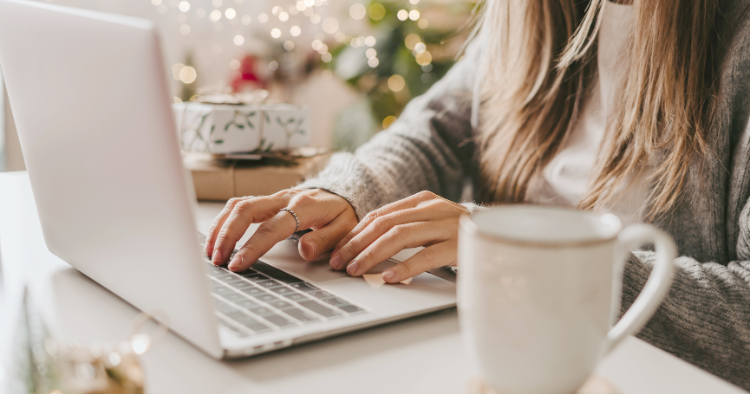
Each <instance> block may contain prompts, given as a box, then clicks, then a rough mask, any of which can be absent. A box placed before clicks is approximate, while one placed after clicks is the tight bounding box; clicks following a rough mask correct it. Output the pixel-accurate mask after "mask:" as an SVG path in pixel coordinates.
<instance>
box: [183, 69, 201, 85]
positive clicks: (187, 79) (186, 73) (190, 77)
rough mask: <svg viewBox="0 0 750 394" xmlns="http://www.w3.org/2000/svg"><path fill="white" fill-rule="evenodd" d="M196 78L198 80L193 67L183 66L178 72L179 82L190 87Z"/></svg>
mask: <svg viewBox="0 0 750 394" xmlns="http://www.w3.org/2000/svg"><path fill="white" fill-rule="evenodd" d="M196 78H198V73H197V72H196V71H195V69H194V68H193V67H190V66H185V67H183V68H182V69H181V70H180V81H182V83H184V84H186V85H190V84H191V83H193V82H195V80H196Z"/></svg>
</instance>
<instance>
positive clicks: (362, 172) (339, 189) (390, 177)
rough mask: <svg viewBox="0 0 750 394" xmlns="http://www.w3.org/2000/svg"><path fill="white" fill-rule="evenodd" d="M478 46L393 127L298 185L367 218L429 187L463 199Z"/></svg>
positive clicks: (415, 101) (469, 159)
mask: <svg viewBox="0 0 750 394" xmlns="http://www.w3.org/2000/svg"><path fill="white" fill-rule="evenodd" d="M478 52H479V51H478V49H477V48H476V45H473V46H470V47H469V48H468V49H467V52H466V54H465V56H464V57H463V58H462V59H461V60H459V61H458V62H457V63H456V64H455V65H454V66H453V67H452V68H451V70H450V71H449V72H448V74H446V76H445V77H443V78H442V79H441V80H440V81H438V82H437V83H436V84H435V85H433V86H432V88H430V90H428V91H427V93H425V94H424V95H422V96H420V97H417V98H415V99H413V100H411V102H410V103H409V104H408V105H407V106H406V108H405V109H404V111H403V113H402V114H401V116H400V117H399V119H398V120H396V121H395V122H394V123H393V125H391V127H389V128H388V129H387V130H385V131H382V132H380V133H378V134H377V135H376V136H375V137H373V138H372V139H371V140H370V141H369V142H368V143H366V144H365V145H363V146H362V147H360V148H359V149H357V151H356V152H355V153H354V154H351V153H337V154H335V155H333V156H332V157H331V160H330V162H329V163H328V165H327V166H326V168H325V169H324V170H323V171H322V172H321V173H320V174H318V175H317V176H316V177H314V178H312V179H309V180H307V181H305V182H303V183H302V184H300V185H298V186H296V188H307V189H323V190H327V191H329V192H332V193H335V194H338V195H340V196H342V197H344V198H346V199H347V200H348V201H349V203H351V205H352V206H353V207H354V210H355V212H356V214H357V217H358V218H359V219H361V218H362V217H364V215H366V214H367V213H368V212H370V211H372V210H374V209H376V208H378V207H380V206H383V205H385V204H388V203H391V202H393V201H397V200H400V199H402V198H405V197H408V196H410V195H412V194H415V193H417V192H419V191H422V190H429V191H432V192H434V193H435V194H439V195H441V196H443V197H445V198H448V199H450V200H453V201H457V200H458V199H459V198H460V197H461V192H462V185H463V179H464V176H465V174H468V171H470V168H471V165H472V155H473V152H474V146H473V140H472V127H471V122H470V119H471V104H472V91H473V89H472V88H473V84H474V76H475V71H476V64H477V63H478V57H479V56H480V55H479V53H478Z"/></svg>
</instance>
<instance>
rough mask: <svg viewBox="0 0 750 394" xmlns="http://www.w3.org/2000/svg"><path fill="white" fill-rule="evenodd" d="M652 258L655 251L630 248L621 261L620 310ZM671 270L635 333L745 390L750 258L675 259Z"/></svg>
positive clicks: (749, 358)
mask: <svg viewBox="0 0 750 394" xmlns="http://www.w3.org/2000/svg"><path fill="white" fill-rule="evenodd" d="M655 260H656V253H655V252H635V253H634V255H633V256H631V258H630V260H629V261H628V262H627V263H626V265H625V270H624V280H623V289H622V309H621V313H624V312H625V311H626V310H627V309H628V308H629V307H630V305H632V304H633V301H634V300H635V298H636V297H637V296H638V294H640V291H641V289H642V288H643V286H644V285H645V283H646V280H647V279H648V276H649V274H650V273H651V269H652V267H653V264H654V262H655ZM675 268H676V273H675V277H674V282H673V284H672V287H671V289H670V291H669V294H668V295H667V297H666V299H665V300H664V302H663V303H662V305H661V306H660V307H659V309H658V310H657V312H656V313H655V314H654V316H653V317H652V318H651V320H650V321H649V323H648V324H647V325H646V327H645V328H644V329H643V330H642V331H641V332H640V333H639V334H638V337H640V338H641V339H644V340H645V341H647V342H649V343H651V344H653V345H655V346H657V347H660V348H662V349H664V350H666V351H668V352H670V353H672V354H674V355H676V356H678V357H680V358H682V359H684V360H686V361H688V362H690V363H692V364H694V365H697V366H698V367H700V368H703V369H705V370H707V371H709V372H711V373H713V374H714V375H717V376H719V377H721V378H723V379H725V380H727V381H729V382H731V383H733V384H736V385H738V386H741V387H743V388H744V389H746V390H748V389H750V367H749V366H750V261H734V262H730V263H729V264H727V265H726V266H725V265H722V264H718V263H712V262H707V263H701V262H698V261H696V260H694V259H691V258H688V257H680V258H678V259H677V260H675Z"/></svg>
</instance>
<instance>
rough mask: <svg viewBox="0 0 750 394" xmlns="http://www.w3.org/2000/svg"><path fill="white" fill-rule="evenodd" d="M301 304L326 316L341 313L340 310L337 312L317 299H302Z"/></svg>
mask: <svg viewBox="0 0 750 394" xmlns="http://www.w3.org/2000/svg"><path fill="white" fill-rule="evenodd" d="M299 304H300V305H302V306H304V307H305V308H307V309H309V310H311V311H313V312H315V313H317V314H319V315H321V316H324V317H334V316H339V315H341V313H340V312H337V311H335V310H333V309H330V308H326V307H325V306H323V305H321V304H319V303H317V302H315V301H301V302H299Z"/></svg>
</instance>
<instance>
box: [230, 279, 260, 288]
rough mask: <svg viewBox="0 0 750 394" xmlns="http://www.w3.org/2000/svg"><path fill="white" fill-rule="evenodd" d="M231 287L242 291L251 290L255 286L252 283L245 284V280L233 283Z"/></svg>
mask: <svg viewBox="0 0 750 394" xmlns="http://www.w3.org/2000/svg"><path fill="white" fill-rule="evenodd" d="M229 287H233V288H235V289H238V290H242V289H249V288H251V287H255V286H253V284H252V283H249V282H245V281H244V280H243V281H240V282H235V283H231V284H230V285H229Z"/></svg>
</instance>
